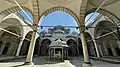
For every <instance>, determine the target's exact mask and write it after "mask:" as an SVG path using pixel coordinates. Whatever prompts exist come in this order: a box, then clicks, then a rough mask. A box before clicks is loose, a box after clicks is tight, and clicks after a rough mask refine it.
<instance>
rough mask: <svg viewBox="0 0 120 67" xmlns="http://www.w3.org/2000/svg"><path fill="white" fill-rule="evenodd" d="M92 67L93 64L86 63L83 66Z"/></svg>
mask: <svg viewBox="0 0 120 67" xmlns="http://www.w3.org/2000/svg"><path fill="white" fill-rule="evenodd" d="M91 66H92V64H91V63H90V62H84V63H83V64H82V67H91Z"/></svg>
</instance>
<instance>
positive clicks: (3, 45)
mask: <svg viewBox="0 0 120 67" xmlns="http://www.w3.org/2000/svg"><path fill="white" fill-rule="evenodd" d="M5 45H6V41H5V42H3V44H2V46H1V49H0V55H2V53H3V50H4V48H5Z"/></svg>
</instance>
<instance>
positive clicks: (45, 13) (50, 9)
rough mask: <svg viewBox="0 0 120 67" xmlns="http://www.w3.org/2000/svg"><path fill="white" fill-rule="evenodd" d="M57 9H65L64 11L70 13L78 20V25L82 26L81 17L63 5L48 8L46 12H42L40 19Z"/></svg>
mask: <svg viewBox="0 0 120 67" xmlns="http://www.w3.org/2000/svg"><path fill="white" fill-rule="evenodd" d="M55 11H63V12H66V13H68V14H70V15H71V16H72V17H73V18H74V19H75V20H76V22H77V24H78V26H80V23H79V17H78V16H77V15H76V14H75V13H74V12H73V11H72V10H70V9H68V8H66V7H62V6H56V7H52V8H49V9H48V10H46V11H45V12H43V13H42V14H41V16H40V20H41V18H42V17H43V16H47V15H48V14H50V13H52V12H55Z"/></svg>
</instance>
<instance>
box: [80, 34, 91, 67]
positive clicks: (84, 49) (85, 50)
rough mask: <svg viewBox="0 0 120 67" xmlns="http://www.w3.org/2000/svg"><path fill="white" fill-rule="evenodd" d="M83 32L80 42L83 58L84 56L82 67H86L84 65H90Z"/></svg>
mask: <svg viewBox="0 0 120 67" xmlns="http://www.w3.org/2000/svg"><path fill="white" fill-rule="evenodd" d="M84 33H85V32H81V41H82V47H83V56H84V64H83V67H86V66H87V65H86V64H91V63H90V59H89V55H88V49H87V43H86V39H85V34H84Z"/></svg>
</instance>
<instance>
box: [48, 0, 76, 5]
mask: <svg viewBox="0 0 120 67" xmlns="http://www.w3.org/2000/svg"><path fill="white" fill-rule="evenodd" d="M47 1H48V2H50V3H51V4H53V5H54V4H55V5H56V4H57V5H63V4H64V5H65V4H70V3H72V2H73V1H75V0H47Z"/></svg>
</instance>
